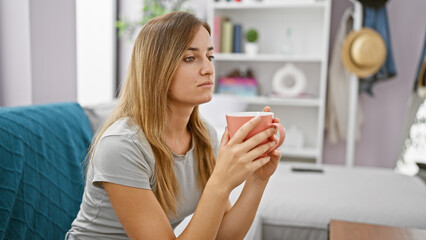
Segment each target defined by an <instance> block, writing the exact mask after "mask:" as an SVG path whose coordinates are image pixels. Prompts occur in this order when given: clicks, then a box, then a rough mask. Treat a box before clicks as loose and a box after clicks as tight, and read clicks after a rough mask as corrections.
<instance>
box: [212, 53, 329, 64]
mask: <svg viewBox="0 0 426 240" xmlns="http://www.w3.org/2000/svg"><path fill="white" fill-rule="evenodd" d="M214 61H244V62H322V61H323V58H322V57H321V56H304V55H288V56H287V55H281V54H257V55H255V56H249V55H247V54H244V53H216V54H215V58H214Z"/></svg>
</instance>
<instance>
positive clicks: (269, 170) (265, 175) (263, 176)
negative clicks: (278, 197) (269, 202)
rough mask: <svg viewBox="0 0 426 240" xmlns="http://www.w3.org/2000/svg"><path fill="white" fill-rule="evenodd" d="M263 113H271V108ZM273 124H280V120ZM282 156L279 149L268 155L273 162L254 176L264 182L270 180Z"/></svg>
mask: <svg viewBox="0 0 426 240" xmlns="http://www.w3.org/2000/svg"><path fill="white" fill-rule="evenodd" d="M263 111H264V112H270V111H271V108H270V107H269V106H266V107H264V108H263ZM273 122H275V123H279V122H280V120H279V119H278V118H274V119H273ZM275 141H276V142H278V141H277V139H275ZM281 154H282V153H281V151H280V150H279V148H277V149H275V150H274V151H272V152H270V153H268V155H269V156H270V157H271V160H270V161H269V162H268V163H266V164H265V165H264V166H263V167H261V168H259V169H258V170H256V172H254V173H253V175H252V176H253V177H256V178H257V179H259V180H264V181H267V180H269V178H270V177H271V176H272V174H274V172H275V170H276V169H277V167H278V162H279V161H280V159H281Z"/></svg>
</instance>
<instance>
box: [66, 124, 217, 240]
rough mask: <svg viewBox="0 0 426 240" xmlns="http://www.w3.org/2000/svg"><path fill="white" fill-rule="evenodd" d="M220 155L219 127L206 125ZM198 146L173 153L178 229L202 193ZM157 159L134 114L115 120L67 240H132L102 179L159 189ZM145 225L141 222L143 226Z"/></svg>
mask: <svg viewBox="0 0 426 240" xmlns="http://www.w3.org/2000/svg"><path fill="white" fill-rule="evenodd" d="M205 126H206V127H207V129H208V131H209V133H210V137H211V139H212V145H213V150H214V152H215V154H216V155H217V151H218V147H219V146H218V139H217V134H216V131H215V129H214V128H213V127H211V126H210V125H209V124H207V123H205ZM193 149H194V146H191V149H190V150H189V151H188V152H187V153H186V154H185V155H177V154H173V156H174V160H175V166H174V170H175V174H176V178H177V180H178V182H179V186H180V189H181V192H182V199H180V201H178V205H177V213H178V216H177V217H176V218H172V219H169V221H170V224H171V226H172V227H173V228H175V227H176V226H177V225H178V224H179V223H180V222H181V221H182V220H183V219H184V218H185V217H186V216H188V215H190V214H192V213H193V212H194V211H195V208H196V207H197V204H198V201H199V200H200V197H201V192H200V189H199V188H198V186H197V177H198V169H197V161H196V160H195V155H194V150H193ZM154 169H155V159H154V155H153V153H152V149H151V146H150V145H149V143H148V141H147V140H146V137H145V134H144V133H143V131H142V130H141V128H140V127H139V126H138V125H137V124H136V123H135V122H134V121H133V120H132V119H130V118H122V119H119V120H117V121H116V122H115V123H114V124H112V125H111V126H110V127H109V128H108V129H107V130H106V131H105V133H104V134H103V135H102V137H101V139H100V140H99V143H98V145H97V147H96V151H95V154H94V156H93V160H92V164H91V165H89V166H88V172H87V179H86V186H85V189H84V194H83V201H82V203H81V205H80V211H79V212H78V215H77V218H76V219H75V220H74V222H73V223H72V227H71V230H70V231H69V232H68V239H129V238H128V236H127V234H126V232H125V231H124V228H123V227H122V226H121V224H120V222H119V220H118V218H117V215H116V214H115V212H114V210H113V208H112V206H111V202H110V201H109V198H108V196H107V194H106V192H105V190H104V189H103V187H102V184H101V182H111V183H116V184H121V185H125V186H130V187H136V188H143V189H151V190H152V191H154V192H155V188H156V180H155V172H154ZM141 227H143V226H141Z"/></svg>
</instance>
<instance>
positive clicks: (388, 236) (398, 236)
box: [329, 220, 426, 240]
mask: <svg viewBox="0 0 426 240" xmlns="http://www.w3.org/2000/svg"><path fill="white" fill-rule="evenodd" d="M329 236H330V240H373V239H374V240H382V239H383V240H417V239H418V240H425V239H426V230H421V229H413V228H399V227H390V226H382V225H374V224H366V223H357V222H348V221H340V220H331V221H330V235H329Z"/></svg>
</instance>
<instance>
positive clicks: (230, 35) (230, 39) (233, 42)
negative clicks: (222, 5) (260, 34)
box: [213, 16, 243, 53]
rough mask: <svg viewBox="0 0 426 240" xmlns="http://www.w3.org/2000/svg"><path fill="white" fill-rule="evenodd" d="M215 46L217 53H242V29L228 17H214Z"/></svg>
mask: <svg viewBox="0 0 426 240" xmlns="http://www.w3.org/2000/svg"><path fill="white" fill-rule="evenodd" d="M213 44H214V49H215V52H217V53H242V52H243V49H242V46H241V45H242V27H241V24H239V23H233V22H232V21H231V20H230V19H229V18H228V17H222V16H214V21H213Z"/></svg>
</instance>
